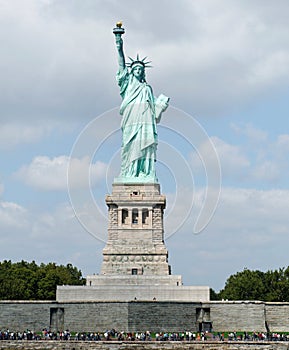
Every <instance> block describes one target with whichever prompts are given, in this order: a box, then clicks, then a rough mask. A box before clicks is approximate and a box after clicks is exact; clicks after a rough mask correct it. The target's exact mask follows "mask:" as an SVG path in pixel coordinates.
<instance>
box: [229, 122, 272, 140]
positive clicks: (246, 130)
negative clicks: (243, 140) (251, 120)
mask: <svg viewBox="0 0 289 350" xmlns="http://www.w3.org/2000/svg"><path fill="white" fill-rule="evenodd" d="M231 129H232V130H233V131H235V132H236V133H237V134H239V135H245V136H246V137H247V139H248V141H249V142H252V143H260V142H265V141H266V140H267V138H268V133H267V132H266V131H264V130H260V129H257V128H255V127H254V126H253V125H252V124H245V125H238V124H236V123H231Z"/></svg>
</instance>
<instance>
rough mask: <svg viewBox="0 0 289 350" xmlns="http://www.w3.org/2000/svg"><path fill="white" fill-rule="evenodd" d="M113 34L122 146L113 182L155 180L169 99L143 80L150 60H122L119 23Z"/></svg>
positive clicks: (150, 181)
mask: <svg viewBox="0 0 289 350" xmlns="http://www.w3.org/2000/svg"><path fill="white" fill-rule="evenodd" d="M113 33H114V34H115V38H116V47H117V51H118V64H119V69H118V72H117V75H116V78H117V82H118V85H119V87H120V95H121V97H122V103H121V106H120V114H121V115H122V121H121V130H122V149H121V173H120V177H118V178H116V179H115V182H123V183H125V182H126V183H156V182H157V177H156V171H155V161H156V149H157V143H158V141H157V128H156V124H157V123H159V122H160V119H161V115H162V112H164V111H165V110H166V109H167V107H168V102H169V98H168V97H166V96H164V95H160V96H159V97H158V98H155V96H154V95H153V91H152V88H151V86H150V85H148V84H147V82H146V79H145V68H147V67H149V66H148V64H149V63H150V62H146V61H145V60H146V57H145V58H144V59H140V58H139V55H137V57H136V59H135V60H134V59H132V58H130V57H129V59H130V60H131V62H130V63H127V64H126V63H125V58H124V52H123V40H122V38H121V35H122V34H123V33H124V28H122V24H121V22H118V23H117V28H114V30H113Z"/></svg>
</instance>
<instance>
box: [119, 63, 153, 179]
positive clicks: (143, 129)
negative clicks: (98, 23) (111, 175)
mask: <svg viewBox="0 0 289 350" xmlns="http://www.w3.org/2000/svg"><path fill="white" fill-rule="evenodd" d="M117 81H118V84H119V86H120V95H121V97H122V99H123V101H122V104H121V106H120V114H121V115H122V122H121V129H122V135H123V136H122V152H121V177H124V178H132V177H147V178H149V177H152V178H154V177H155V166H154V162H155V159H156V148H157V129H156V118H155V98H154V96H153V91H152V88H151V87H150V86H149V85H148V84H147V83H146V82H140V81H139V80H138V79H137V78H136V77H135V76H134V75H133V74H132V73H129V71H128V69H127V68H126V67H125V68H124V69H123V70H119V71H118V73H117Z"/></svg>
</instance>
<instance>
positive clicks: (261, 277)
mask: <svg viewBox="0 0 289 350" xmlns="http://www.w3.org/2000/svg"><path fill="white" fill-rule="evenodd" d="M216 294H217V296H214V298H216V297H217V298H219V299H229V300H263V301H279V302H284V301H289V267H287V268H286V269H285V268H280V269H279V270H274V271H272V270H269V271H267V272H262V271H259V270H256V271H250V270H248V269H244V270H243V271H242V272H237V273H236V274H234V275H231V276H230V277H229V278H228V279H227V281H226V283H225V287H224V289H222V290H221V291H220V292H219V293H216ZM212 300H216V299H212Z"/></svg>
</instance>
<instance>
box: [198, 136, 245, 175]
mask: <svg viewBox="0 0 289 350" xmlns="http://www.w3.org/2000/svg"><path fill="white" fill-rule="evenodd" d="M211 141H212V142H213V144H214V146H215V148H216V152H217V154H218V156H219V159H220V163H221V171H222V178H224V179H226V178H228V177H230V176H235V177H236V178H240V177H242V176H244V172H245V171H247V169H249V166H250V161H249V159H248V158H247V156H246V154H245V152H244V151H243V150H242V148H241V147H239V146H236V145H231V144H229V143H226V142H225V141H223V140H221V139H220V138H218V137H211ZM198 151H199V152H200V153H201V154H202V155H203V159H202V161H203V162H204V164H205V166H206V167H210V163H211V162H212V157H213V156H214V155H213V154H212V153H211V146H210V142H209V140H207V141H205V142H204V143H203V144H201V145H200V146H199V149H198ZM202 166H203V165H202V164H201V161H200V159H199V156H198V155H197V154H196V153H193V154H192V167H193V169H195V170H197V169H200V168H202Z"/></svg>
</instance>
